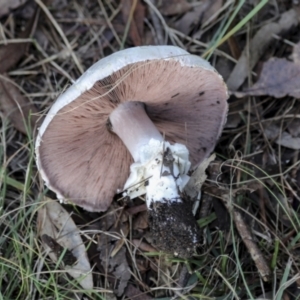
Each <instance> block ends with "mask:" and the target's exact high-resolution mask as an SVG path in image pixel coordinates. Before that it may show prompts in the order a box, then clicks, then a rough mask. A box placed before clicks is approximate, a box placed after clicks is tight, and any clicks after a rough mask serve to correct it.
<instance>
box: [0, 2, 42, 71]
mask: <svg viewBox="0 0 300 300" xmlns="http://www.w3.org/2000/svg"><path fill="white" fill-rule="evenodd" d="M4 1H5V2H7V3H10V2H11V1H7V0H4ZM0 10H1V0H0ZM38 18H39V9H36V10H35V12H34V15H33V17H32V18H30V19H29V21H28V23H27V24H26V27H25V29H24V31H22V32H21V33H20V34H19V35H18V38H20V39H25V38H29V37H30V36H32V34H33V32H34V30H35V27H36V24H37V19H38ZM28 46H29V42H20V43H8V44H7V45H0V61H1V64H0V73H4V72H6V71H8V70H9V69H11V68H12V67H14V66H15V65H16V64H17V63H18V61H19V60H20V59H21V58H22V57H23V55H24V54H25V52H26V51H27V49H28Z"/></svg>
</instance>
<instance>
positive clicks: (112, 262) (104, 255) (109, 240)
mask: <svg viewBox="0 0 300 300" xmlns="http://www.w3.org/2000/svg"><path fill="white" fill-rule="evenodd" d="M117 240H118V238H117V237H116V234H115V232H114V231H110V234H109V235H108V234H102V235H101V237H100V243H99V245H98V251H99V252H100V260H101V264H102V266H103V268H104V269H105V270H106V273H108V274H110V275H111V276H109V277H110V279H111V280H112V277H113V279H114V281H115V283H114V284H112V285H113V287H114V292H115V293H116V295H117V296H121V295H123V293H124V290H125V288H126V287H127V284H128V281H129V279H130V278H131V273H130V269H129V266H128V262H127V258H126V248H125V247H124V246H123V247H122V248H120V249H119V251H118V252H117V253H115V254H114V256H113V257H112V256H111V253H112V252H113V251H114V248H115V246H114V243H115V242H116V241H117Z"/></svg>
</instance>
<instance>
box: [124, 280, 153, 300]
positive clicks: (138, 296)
mask: <svg viewBox="0 0 300 300" xmlns="http://www.w3.org/2000/svg"><path fill="white" fill-rule="evenodd" d="M125 295H126V296H127V297H128V299H134V300H151V299H153V298H152V297H150V296H148V295H147V294H146V293H143V292H141V291H140V290H139V289H137V288H136V287H134V286H133V285H132V284H129V285H128V287H127V289H126V291H125Z"/></svg>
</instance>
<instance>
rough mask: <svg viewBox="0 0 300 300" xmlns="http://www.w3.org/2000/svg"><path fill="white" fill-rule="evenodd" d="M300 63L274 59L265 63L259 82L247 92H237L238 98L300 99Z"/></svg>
mask: <svg viewBox="0 0 300 300" xmlns="http://www.w3.org/2000/svg"><path fill="white" fill-rule="evenodd" d="M299 83H300V63H294V62H291V61H288V60H286V59H285V58H277V57H273V58H271V59H269V60H268V61H267V62H265V63H264V65H263V69H262V72H261V75H260V77H259V79H258V81H257V82H256V83H255V84H254V85H253V86H252V87H251V88H250V89H247V90H244V91H243V92H237V93H235V95H236V96H237V97H241V96H242V97H244V96H249V95H251V96H262V95H269V96H273V97H275V98H282V97H284V96H287V95H288V96H292V97H295V98H300V84H299Z"/></svg>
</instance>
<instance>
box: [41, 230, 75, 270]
mask: <svg viewBox="0 0 300 300" xmlns="http://www.w3.org/2000/svg"><path fill="white" fill-rule="evenodd" d="M41 238H42V241H43V243H44V244H46V245H47V246H48V247H49V248H50V249H51V251H52V252H53V253H54V254H55V255H56V257H58V258H60V256H61V255H64V256H63V258H62V261H63V263H64V264H65V265H69V266H72V265H74V264H75V263H76V262H77V258H76V257H75V256H74V255H73V253H72V252H71V251H70V250H69V249H68V248H64V247H63V246H62V245H61V244H59V243H58V242H57V241H56V240H55V239H54V238H53V237H51V236H50V235H48V234H43V235H42V237H41Z"/></svg>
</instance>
